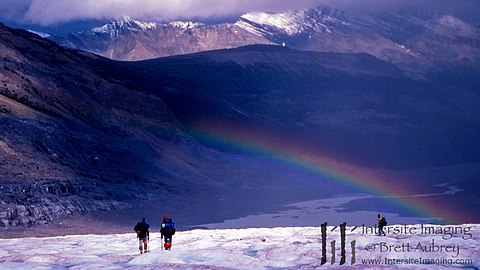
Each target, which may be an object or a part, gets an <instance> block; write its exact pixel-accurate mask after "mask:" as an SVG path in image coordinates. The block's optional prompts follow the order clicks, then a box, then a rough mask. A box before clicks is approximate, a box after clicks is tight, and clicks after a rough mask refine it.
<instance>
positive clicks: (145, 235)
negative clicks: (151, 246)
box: [133, 218, 150, 254]
mask: <svg viewBox="0 0 480 270" xmlns="http://www.w3.org/2000/svg"><path fill="white" fill-rule="evenodd" d="M149 228H150V225H149V224H148V223H146V222H145V218H142V221H141V222H138V223H137V225H135V227H133V230H134V231H135V232H136V233H137V237H138V249H139V250H140V254H143V252H145V253H146V252H147V251H148V241H149V240H150V232H149V231H148V229H149Z"/></svg>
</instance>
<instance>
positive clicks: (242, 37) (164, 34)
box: [50, 17, 270, 60]
mask: <svg viewBox="0 0 480 270" xmlns="http://www.w3.org/2000/svg"><path fill="white" fill-rule="evenodd" d="M50 38H51V39H52V40H54V41H55V42H58V43H59V44H61V45H63V46H66V47H70V48H76V49H80V50H85V51H90V52H93V53H96V54H99V55H102V56H105V57H108V58H111V59H115V60H143V59H151V58H157V57H161V56H168V55H177V54H188V53H193V52H199V51H208V50H215V49H224V48H235V47H240V46H244V45H249V44H256V43H263V44H270V42H269V41H268V40H266V39H265V38H263V37H261V36H258V35H255V34H252V33H249V32H248V31H245V30H244V29H242V28H240V27H238V26H236V25H233V24H218V25H204V24H201V23H194V22H186V21H174V22H170V23H168V24H162V23H156V22H141V21H138V20H134V19H132V18H130V17H124V18H121V19H118V20H116V21H112V22H110V23H108V24H106V25H103V26H100V27H97V28H93V29H91V30H89V31H85V32H79V33H70V34H66V35H63V36H56V37H50Z"/></svg>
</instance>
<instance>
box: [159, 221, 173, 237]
mask: <svg viewBox="0 0 480 270" xmlns="http://www.w3.org/2000/svg"><path fill="white" fill-rule="evenodd" d="M175 231H176V229H175V222H173V221H172V219H171V218H167V219H164V220H163V223H162V229H161V230H160V232H161V233H163V234H171V235H174V234H175Z"/></svg>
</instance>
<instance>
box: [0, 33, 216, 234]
mask: <svg viewBox="0 0 480 270" xmlns="http://www.w3.org/2000/svg"><path fill="white" fill-rule="evenodd" d="M0 51H1V52H2V54H1V58H0V65H1V69H0V82H1V85H0V126H1V128H0V153H1V155H0V168H1V171H2V174H1V175H0V194H1V196H0V201H1V202H0V226H10V225H13V226H15V225H29V224H35V223H42V222H47V221H50V220H51V219H53V218H56V217H59V216H62V215H65V214H78V213H83V212H87V211H93V210H111V209H116V208H121V207H126V206H128V204H127V203H126V202H125V200H126V199H135V198H142V199H145V198H150V197H154V198H160V197H162V196H164V195H165V194H170V193H172V192H173V193H182V192H184V191H185V190H187V189H195V186H198V185H200V184H201V183H202V181H203V180H202V178H203V176H202V172H201V171H202V169H198V168H195V169H193V167H194V166H195V164H196V163H198V164H199V163H200V162H202V163H207V164H208V158H206V159H203V158H202V159H200V158H198V157H195V153H196V152H198V151H202V150H201V149H197V150H195V149H193V148H192V147H193V146H192V147H190V146H189V144H195V143H194V142H193V141H192V140H191V139H189V138H188V137H187V136H186V135H185V134H184V133H183V132H182V127H181V125H180V124H179V123H177V121H176V118H175V116H174V115H173V114H172V112H171V111H170V109H169V107H168V106H167V105H166V104H165V103H164V102H163V101H162V100H161V99H160V98H158V97H155V96H153V95H151V94H148V93H142V92H139V91H132V90H131V89H128V88H126V87H125V86H123V85H122V84H120V83H118V82H114V81H109V80H108V79H106V78H102V77H101V76H99V75H98V74H97V72H96V71H95V68H94V65H92V63H98V62H105V63H110V61H107V60H106V59H100V58H98V57H96V56H94V55H91V54H87V53H78V52H73V51H71V50H68V49H64V48H63V47H60V46H58V45H56V44H55V43H53V42H51V41H48V40H45V39H42V38H40V37H38V36H36V35H34V34H31V33H28V32H26V31H23V30H13V29H10V28H7V27H5V26H3V25H1V26H0ZM175 141H176V142H177V143H173V142H175ZM172 145H175V147H173V146H172ZM178 145H180V146H178ZM181 146H183V148H182V147H181ZM182 156H187V157H189V158H186V157H183V158H182ZM183 159H186V160H189V161H188V163H187V162H186V161H185V160H183ZM182 167H183V168H182ZM193 179H195V183H190V182H191V181H193ZM204 180H206V178H205V179H204ZM187 182H188V183H187ZM189 183H190V184H189ZM204 184H205V183H204ZM153 190H155V192H153Z"/></svg>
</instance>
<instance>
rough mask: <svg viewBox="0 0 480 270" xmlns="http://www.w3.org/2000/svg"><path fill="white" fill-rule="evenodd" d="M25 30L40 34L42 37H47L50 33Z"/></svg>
mask: <svg viewBox="0 0 480 270" xmlns="http://www.w3.org/2000/svg"><path fill="white" fill-rule="evenodd" d="M27 31H28V32H30V33H33V34H35V35H38V36H41V37H42V38H48V37H50V36H51V35H50V34H47V33H42V32H38V31H33V30H27Z"/></svg>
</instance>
